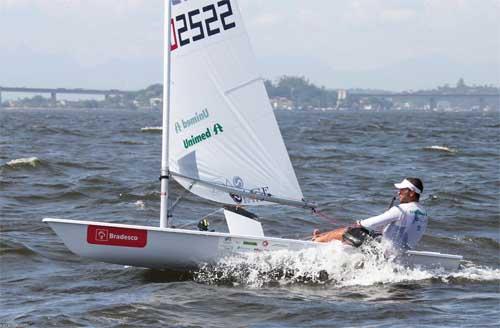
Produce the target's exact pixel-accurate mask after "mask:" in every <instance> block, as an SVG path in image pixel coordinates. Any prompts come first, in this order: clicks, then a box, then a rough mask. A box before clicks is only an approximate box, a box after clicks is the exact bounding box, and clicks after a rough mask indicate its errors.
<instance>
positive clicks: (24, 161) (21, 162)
mask: <svg viewBox="0 0 500 328" xmlns="http://www.w3.org/2000/svg"><path fill="white" fill-rule="evenodd" d="M40 163H41V161H40V159H39V158H38V157H27V158H18V159H14V160H12V161H9V162H7V163H6V164H5V165H7V166H9V167H12V168H15V167H21V166H32V167H36V166H37V165H38V164H40Z"/></svg>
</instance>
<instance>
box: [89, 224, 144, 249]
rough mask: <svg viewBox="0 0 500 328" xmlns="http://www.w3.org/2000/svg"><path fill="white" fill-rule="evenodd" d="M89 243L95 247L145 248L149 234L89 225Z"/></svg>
mask: <svg viewBox="0 0 500 328" xmlns="http://www.w3.org/2000/svg"><path fill="white" fill-rule="evenodd" d="M87 242H88V243H89V244H95V245H110V246H125V247H144V246H146V244H147V242H148V232H147V230H142V229H128V228H116V227H103V226H95V225H89V226H88V228H87Z"/></svg>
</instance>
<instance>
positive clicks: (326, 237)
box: [312, 178, 427, 249]
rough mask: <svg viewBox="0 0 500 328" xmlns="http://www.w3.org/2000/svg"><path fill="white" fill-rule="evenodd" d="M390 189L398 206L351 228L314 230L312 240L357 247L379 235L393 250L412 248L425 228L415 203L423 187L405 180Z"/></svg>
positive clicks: (422, 213)
mask: <svg viewBox="0 0 500 328" xmlns="http://www.w3.org/2000/svg"><path fill="white" fill-rule="evenodd" d="M394 186H395V187H396V188H397V189H398V190H399V193H398V194H399V205H397V206H392V204H391V207H390V208H389V209H388V210H387V211H386V212H384V213H382V214H380V215H377V216H373V217H370V218H368V219H365V220H362V221H358V222H356V224H355V225H353V226H351V227H345V228H339V229H336V230H333V231H329V232H325V233H319V231H318V230H315V231H314V232H313V238H312V240H313V241H316V242H329V241H332V240H341V241H344V242H345V243H347V244H350V245H352V246H355V247H359V246H360V245H361V244H362V243H363V241H364V240H365V239H367V238H368V237H376V236H377V235H379V236H380V235H381V236H382V239H383V240H387V241H389V242H391V243H392V245H393V246H394V247H395V248H397V249H414V248H415V247H416V246H417V244H418V242H419V241H420V239H421V238H422V236H423V234H424V232H425V229H426V228H427V211H426V210H425V209H424V208H423V207H422V205H421V204H420V203H419V200H420V195H421V194H422V192H423V191H424V186H423V183H422V181H421V180H420V179H418V178H406V179H404V180H403V181H401V182H400V183H396V184H395V185H394Z"/></svg>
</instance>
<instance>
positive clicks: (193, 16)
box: [171, 0, 236, 50]
mask: <svg viewBox="0 0 500 328" xmlns="http://www.w3.org/2000/svg"><path fill="white" fill-rule="evenodd" d="M232 16H233V8H232V7H231V1H230V0H221V1H218V2H217V3H214V4H210V5H207V6H204V7H202V8H199V9H193V10H191V11H188V12H187V13H183V14H180V15H177V16H175V17H173V18H172V20H171V24H172V25H171V26H172V36H173V39H172V45H171V50H175V49H177V48H178V47H183V46H185V45H188V44H190V43H191V42H196V41H199V40H203V39H205V38H207V37H210V36H212V35H216V34H219V33H221V32H222V31H225V30H229V29H232V28H234V27H236V23H235V22H234V20H233V19H232V18H233V17H232Z"/></svg>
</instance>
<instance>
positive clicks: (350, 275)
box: [194, 245, 500, 288]
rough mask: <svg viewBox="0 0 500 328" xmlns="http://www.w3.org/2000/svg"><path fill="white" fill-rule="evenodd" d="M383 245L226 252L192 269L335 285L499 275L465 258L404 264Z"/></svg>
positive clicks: (238, 280)
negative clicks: (437, 265)
mask: <svg viewBox="0 0 500 328" xmlns="http://www.w3.org/2000/svg"><path fill="white" fill-rule="evenodd" d="M383 253H384V251H383V249H382V248H381V246H375V245H371V246H369V247H367V248H365V249H364V251H363V252H356V253H350V254H348V253H347V252H345V251H343V250H341V249H340V248H338V247H336V246H332V247H330V246H328V247H325V248H320V249H306V250H301V251H288V250H283V251H275V252H267V253H248V254H241V255H238V256H231V257H226V258H224V259H222V260H221V261H219V263H217V264H215V265H206V266H204V267H202V268H201V269H200V270H199V271H197V272H195V273H194V280H195V281H197V282H200V283H207V284H216V285H219V284H222V285H245V286H249V287H253V288H260V287H263V286H268V285H290V284H295V283H306V284H328V285H332V286H334V287H335V288H337V287H339V288H341V287H349V286H371V285H378V284H394V283H408V282H412V281H413V282H414V281H423V280H429V279H434V280H435V279H438V280H441V281H443V282H445V283H449V282H453V281H455V280H464V279H466V280H473V281H489V280H495V281H500V270H498V269H491V268H488V267H479V266H475V265H473V264H469V265H468V266H467V267H465V268H461V269H459V270H458V271H457V272H453V273H449V272H444V271H442V270H438V269H433V270H424V269H420V268H408V267H404V266H402V265H400V264H398V263H396V262H394V261H390V260H387V259H386V258H385V257H384V256H383Z"/></svg>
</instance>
